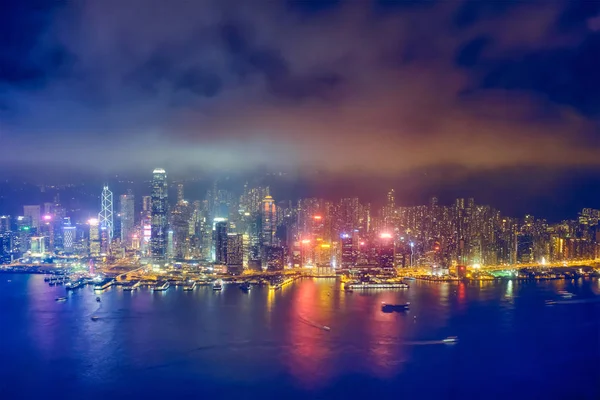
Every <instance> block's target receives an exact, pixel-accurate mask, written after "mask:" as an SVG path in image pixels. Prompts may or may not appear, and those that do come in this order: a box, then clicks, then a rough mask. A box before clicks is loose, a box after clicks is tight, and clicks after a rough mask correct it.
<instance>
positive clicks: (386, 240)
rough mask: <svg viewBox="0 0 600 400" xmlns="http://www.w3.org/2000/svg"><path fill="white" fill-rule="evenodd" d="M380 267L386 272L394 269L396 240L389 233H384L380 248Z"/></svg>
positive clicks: (381, 237)
mask: <svg viewBox="0 0 600 400" xmlns="http://www.w3.org/2000/svg"><path fill="white" fill-rule="evenodd" d="M378 250H379V251H378V257H379V266H380V268H382V269H384V270H388V271H389V270H393V269H394V261H395V260H394V257H395V245H394V238H393V236H392V235H391V234H389V233H382V234H381V236H380V238H379V246H378Z"/></svg>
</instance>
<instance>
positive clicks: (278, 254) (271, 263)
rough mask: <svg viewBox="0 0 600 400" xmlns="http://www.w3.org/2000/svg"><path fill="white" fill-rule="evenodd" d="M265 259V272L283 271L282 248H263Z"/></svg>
mask: <svg viewBox="0 0 600 400" xmlns="http://www.w3.org/2000/svg"><path fill="white" fill-rule="evenodd" d="M265 259H266V266H267V271H283V266H284V262H283V247H281V246H267V247H265Z"/></svg>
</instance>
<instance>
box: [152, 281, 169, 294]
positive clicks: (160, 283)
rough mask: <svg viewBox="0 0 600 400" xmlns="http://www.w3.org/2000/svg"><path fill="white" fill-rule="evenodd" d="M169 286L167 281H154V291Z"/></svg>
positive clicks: (162, 289) (165, 288)
mask: <svg viewBox="0 0 600 400" xmlns="http://www.w3.org/2000/svg"><path fill="white" fill-rule="evenodd" d="M168 288H169V281H158V282H156V285H155V286H154V291H159V292H161V291H164V290H167V289H168Z"/></svg>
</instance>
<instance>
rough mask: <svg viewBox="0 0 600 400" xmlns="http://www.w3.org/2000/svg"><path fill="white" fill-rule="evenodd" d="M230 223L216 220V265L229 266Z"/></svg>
mask: <svg viewBox="0 0 600 400" xmlns="http://www.w3.org/2000/svg"><path fill="white" fill-rule="evenodd" d="M228 225H229V222H228V221H227V220H226V219H224V218H215V224H214V230H213V234H214V243H215V263H217V264H227V228H228Z"/></svg>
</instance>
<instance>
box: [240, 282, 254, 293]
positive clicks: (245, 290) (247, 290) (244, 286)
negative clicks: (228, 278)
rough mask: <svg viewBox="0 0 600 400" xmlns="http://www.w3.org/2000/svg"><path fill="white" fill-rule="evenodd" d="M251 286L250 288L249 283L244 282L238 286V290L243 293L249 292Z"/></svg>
mask: <svg viewBox="0 0 600 400" xmlns="http://www.w3.org/2000/svg"><path fill="white" fill-rule="evenodd" d="M251 288H252V286H250V282H244V283H242V284H241V285H240V289H241V290H243V291H244V292H249V291H250V289H251Z"/></svg>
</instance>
